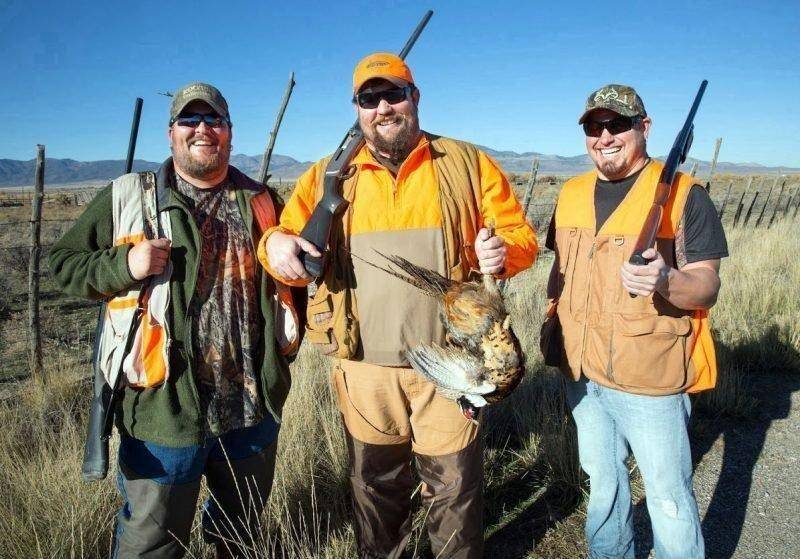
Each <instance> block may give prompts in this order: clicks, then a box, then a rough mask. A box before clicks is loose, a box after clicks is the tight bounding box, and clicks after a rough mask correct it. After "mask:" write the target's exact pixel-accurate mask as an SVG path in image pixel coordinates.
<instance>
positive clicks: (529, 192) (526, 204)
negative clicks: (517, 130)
mask: <svg viewBox="0 0 800 559" xmlns="http://www.w3.org/2000/svg"><path fill="white" fill-rule="evenodd" d="M538 174H539V158H538V157H534V158H533V163H532V164H531V175H530V176H529V177H528V187H527V188H526V189H525V200H524V201H523V203H522V215H523V216H524V217H525V220H526V221H527V219H528V209H529V208H530V207H531V200H532V199H533V189H534V187H535V186H536V175H538Z"/></svg>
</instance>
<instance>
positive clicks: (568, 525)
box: [507, 370, 800, 559]
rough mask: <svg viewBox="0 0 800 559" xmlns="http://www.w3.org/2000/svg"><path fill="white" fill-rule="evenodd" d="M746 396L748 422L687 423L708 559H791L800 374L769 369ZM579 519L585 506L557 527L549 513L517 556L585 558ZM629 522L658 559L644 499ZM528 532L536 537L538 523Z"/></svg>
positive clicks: (797, 540) (799, 491)
mask: <svg viewBox="0 0 800 559" xmlns="http://www.w3.org/2000/svg"><path fill="white" fill-rule="evenodd" d="M750 391H751V394H752V396H753V398H754V400H755V405H754V406H753V410H752V412H751V413H750V414H749V415H748V416H747V417H739V418H714V417H705V416H702V415H701V414H698V415H696V416H695V417H694V418H693V421H692V427H691V429H692V430H691V437H692V455H693V459H694V462H695V464H696V468H695V476H694V488H695V494H696V496H697V502H698V506H699V508H700V518H701V519H702V522H703V535H704V537H705V542H706V557H708V558H709V559H796V558H798V557H800V484H798V482H797V475H798V473H800V469H799V468H798V466H800V411H798V409H800V371H799V370H773V371H767V372H765V373H764V374H763V375H761V376H759V378H758V379H751V382H750ZM638 492H639V493H641V488H640V486H639V491H638ZM545 508H546V507H545ZM584 514H585V513H584V509H583V508H582V507H581V508H579V509H578V510H575V511H574V512H572V513H571V514H570V515H569V516H567V517H566V518H564V519H563V520H560V521H559V520H557V517H554V516H553V515H552V514H551V516H550V518H549V520H550V527H549V528H548V529H547V531H546V533H545V534H543V535H542V536H541V537H540V539H539V540H538V541H537V543H536V547H535V549H533V550H531V551H530V552H529V554H528V555H527V556H524V555H518V556H520V557H522V556H524V557H527V558H530V559H533V558H536V559H575V558H579V557H585V556H586V547H585V544H584V538H583V522H584V518H585V517H584ZM634 522H635V526H636V557H637V559H641V558H647V557H655V554H654V552H653V551H652V544H653V536H652V532H651V531H650V526H649V517H648V515H647V507H646V501H645V497H640V498H639V499H638V500H637V502H636V504H635V507H634ZM529 528H530V529H531V533H536V532H537V526H536V525H535V524H533V523H532V524H531V525H530V526H529ZM541 531H542V529H541V522H540V525H539V526H538V532H539V533H541ZM521 535H522V534H520V536H521ZM507 557H511V555H507Z"/></svg>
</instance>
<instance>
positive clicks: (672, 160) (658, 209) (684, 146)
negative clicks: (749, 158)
mask: <svg viewBox="0 0 800 559" xmlns="http://www.w3.org/2000/svg"><path fill="white" fill-rule="evenodd" d="M707 85H708V80H703V81H702V83H701V84H700V89H699V90H698V92H697V95H696V96H695V98H694V103H692V108H691V109H690V110H689V116H687V117H686V122H685V123H684V124H683V128H681V131H680V132H678V137H677V138H675V143H674V144H672V149H670V150H669V155H668V156H667V161H666V162H665V163H664V169H663V170H662V171H661V175H660V176H659V177H658V186H656V194H655V196H654V198H653V205H652V206H651V207H650V212H649V213H648V214H647V218H646V219H645V221H644V225H643V226H642V230H641V232H640V233H639V237H638V238H637V239H636V244H635V245H634V247H633V254H632V255H631V257H630V260H628V261H629V262H630V263H631V264H634V265H636V266H646V265H647V263H648V260H647V259H646V258H644V257H643V256H642V253H643V252H644V251H646V250H647V249H649V248H651V247H652V246H653V245H654V244H655V242H656V235H657V234H658V229H659V227H660V226H661V216H662V214H663V213H664V205H666V203H667V201H668V200H669V195H670V192H671V191H672V182H673V181H674V180H675V175H676V174H677V172H678V167H680V165H681V163H683V162H684V161H686V156H687V155H688V153H689V148H691V147H692V139H693V138H694V115H695V114H696V113H697V108H698V107H699V106H700V100H701V99H702V98H703V93H705V91H706V86H707ZM631 296H632V297H635V295H633V294H631Z"/></svg>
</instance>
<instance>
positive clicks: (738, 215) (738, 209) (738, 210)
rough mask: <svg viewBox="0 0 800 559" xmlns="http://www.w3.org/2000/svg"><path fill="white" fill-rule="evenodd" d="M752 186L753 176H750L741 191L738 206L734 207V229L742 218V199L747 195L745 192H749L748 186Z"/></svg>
mask: <svg viewBox="0 0 800 559" xmlns="http://www.w3.org/2000/svg"><path fill="white" fill-rule="evenodd" d="M752 184H753V176H752V175H750V177H748V179H747V186H745V187H744V190H743V191H742V195H741V196H740V197H739V204H738V205H737V206H736V214H735V215H734V216H733V226H734V227H736V226H737V225H739V219H741V217H742V211H743V210H744V197H745V195H746V194H747V191H748V190H750V185H752Z"/></svg>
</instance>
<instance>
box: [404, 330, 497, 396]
mask: <svg viewBox="0 0 800 559" xmlns="http://www.w3.org/2000/svg"><path fill="white" fill-rule="evenodd" d="M406 357H408V361H409V362H410V363H411V366H412V367H414V369H415V370H416V371H417V372H418V373H419V374H421V375H422V376H423V377H425V378H426V379H428V380H429V381H431V382H432V383H433V384H435V385H436V388H437V390H438V391H439V393H440V394H441V395H442V396H444V397H446V398H449V399H451V400H458V399H459V398H460V397H464V398H466V399H467V400H469V402H470V403H472V405H474V406H475V407H483V406H485V405H486V399H485V398H484V397H483V395H485V394H489V393H490V392H493V391H494V390H495V385H494V384H492V383H491V382H488V381H486V380H485V379H483V378H482V374H481V373H482V371H483V365H482V364H481V362H480V361H479V360H478V359H476V358H475V357H474V356H473V355H471V354H469V353H467V352H466V351H462V350H460V349H455V348H446V349H445V348H442V347H439V346H438V345H435V344H434V345H432V346H428V345H420V346H418V347H416V348H414V349H411V350H408V351H406Z"/></svg>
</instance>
